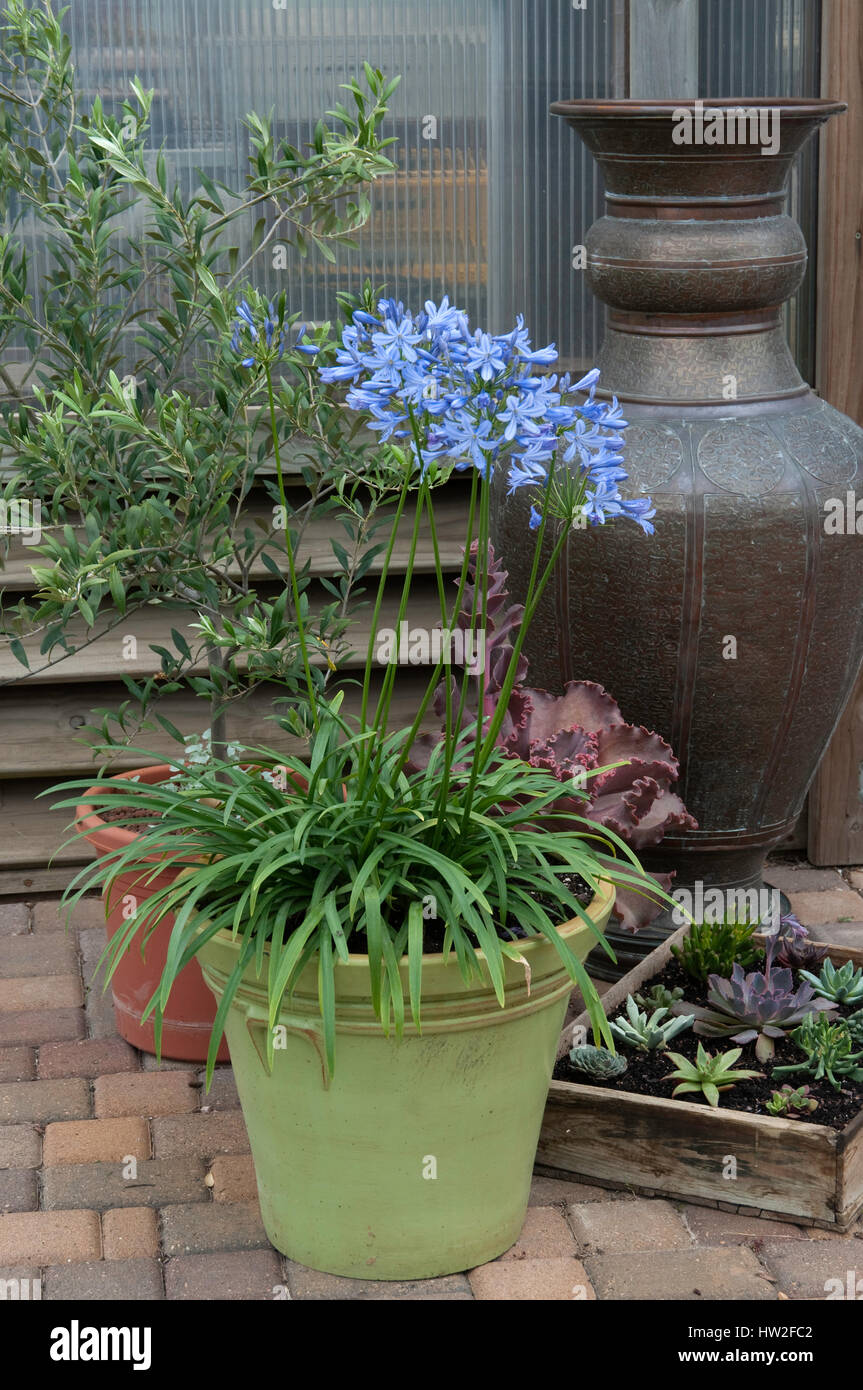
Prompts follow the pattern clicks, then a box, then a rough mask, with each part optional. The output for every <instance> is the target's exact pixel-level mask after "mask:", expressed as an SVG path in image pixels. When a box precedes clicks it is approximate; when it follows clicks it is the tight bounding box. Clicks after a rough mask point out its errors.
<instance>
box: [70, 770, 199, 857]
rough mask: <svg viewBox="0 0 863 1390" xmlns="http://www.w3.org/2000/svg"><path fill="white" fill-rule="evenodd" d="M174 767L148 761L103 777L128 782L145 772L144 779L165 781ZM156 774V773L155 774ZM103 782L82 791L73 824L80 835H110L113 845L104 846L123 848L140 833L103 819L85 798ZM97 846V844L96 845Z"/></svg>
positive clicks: (110, 780)
mask: <svg viewBox="0 0 863 1390" xmlns="http://www.w3.org/2000/svg"><path fill="white" fill-rule="evenodd" d="M174 770H175V769H174V768H173V766H172V765H171V763H149V764H148V765H147V766H146V767H133V768H130V769H129V771H128V772H115V773H112V774H111V776H110V777H106V778H105V782H130V781H131V780H132V779H133V778H135V777H137V778H139V779H140V778H141V777H142V776H144V774H145V773H149V774H150V776H149V778H147V779H146V780H149V781H152V782H165V781H167V779H168V778H169V777H170V776H171V773H172V772H173V771H174ZM157 774H158V775H157ZM103 786H104V783H103V784H102V785H101V786H100V785H99V784H97V783H94V784H93V786H92V787H90V788H89V789H88V790H87V791H86V792H85V793H84V799H83V801H81V802H79V804H78V805H77V806H76V807H75V824H76V826H77V828H78V830H79V831H80V833H81V835H83V836H86V838H87V839H90V838H91V837H92V836H93V835H101V836H102V837H110V839H111V840H113V841H114V843H113V845H111V846H110V847H108V846H106V848H112V849H125V848H126V847H127V846H128V845H131V844H134V842H135V841H136V840H140V838H141V835H140V833H139V832H138V831H137V830H126V829H124V827H123V826H115V825H112V824H111V822H110V821H107V820H103V819H102V817H101V816H100V815H99V812H98V811H97V810H96V808H95V807H94V806H92V805H91V804H90V802H89V801H88V800H87V798H88V797H89V796H92V795H93V793H94V792H98V791H101V790H102V787H103ZM97 848H98V846H97Z"/></svg>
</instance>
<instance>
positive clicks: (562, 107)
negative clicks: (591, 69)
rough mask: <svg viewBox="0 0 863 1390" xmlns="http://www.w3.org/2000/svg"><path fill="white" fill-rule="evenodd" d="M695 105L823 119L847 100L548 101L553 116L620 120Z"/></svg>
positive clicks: (844, 106)
mask: <svg viewBox="0 0 863 1390" xmlns="http://www.w3.org/2000/svg"><path fill="white" fill-rule="evenodd" d="M698 106H701V107H703V108H704V109H705V110H707V109H708V108H712V109H716V110H721V111H726V110H732V109H737V108H739V107H755V108H756V109H758V110H761V109H765V108H775V109H778V110H779V111H780V113H781V114H782V115H785V116H791V117H794V116H799V117H804V118H806V117H811V118H814V119H824V118H826V117H828V116H835V115H838V114H839V112H841V111H847V109H848V103H847V102H846V101H834V100H830V99H828V98H826V97H824V98H822V97H715V98H714V97H681V98H680V99H675V98H672V97H668V98H662V99H661V100H659V99H657V100H654V99H653V98H651V99H642V98H639V97H613V98H609V99H608V100H606V101H597V100H595V99H594V98H588V97H585V98H582V97H578V98H573V99H571V100H570V99H564V100H560V101H553V102H552V103H551V111H552V113H553V114H554V115H555V116H570V117H571V116H602V117H608V118H617V119H623V118H625V117H630V118H631V117H632V116H638V117H653V118H656V119H658V120H661V119H662V118H663V117H666V116H669V115H671V113H672V112H674V111H695V110H696V109H697V108H698Z"/></svg>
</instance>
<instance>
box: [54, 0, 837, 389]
mask: <svg viewBox="0 0 863 1390" xmlns="http://www.w3.org/2000/svg"><path fill="white" fill-rule="evenodd" d="M635 2H636V3H637V0H635ZM625 8H626V7H625V0H587V3H586V5H585V7H584V8H583V9H579V8H576V7H575V5H574V4H573V0H73V3H72V5H71V7H70V10H69V12H68V14H67V16H66V20H65V23H66V26H67V28H68V30H69V33H70V36H71V39H72V45H73V54H74V58H75V63H76V66H77V71H78V81H79V84H80V86H81V87H82V88H83V90H84V94H85V101H86V102H89V101H90V100H92V98H93V97H95V96H97V95H98V96H101V98H102V99H103V101H104V102H105V104H106V106H107V107H108V109H109V110H112V111H115V112H119V111H120V108H121V105H122V101H123V98H124V96H125V95H126V94H127V92H128V84H129V80H130V79H131V78H132V77H133V76H135V75H138V76H139V77H140V78H141V80H142V81H143V83H144V85H145V86H147V87H152V88H153V89H154V93H155V95H154V102H153V121H152V133H151V143H152V146H153V150H154V152H155V150H156V148H158V146H159V145H164V147H165V152H166V159H167V163H168V166H169V170H170V171H171V173H172V175H173V176H174V177H176V178H177V179H178V180H179V181H180V184H181V186H182V187H183V189H184V191H186V192H187V193H188V192H189V191H191V190H192V189H193V188H194V187H195V186H196V182H197V180H196V175H195V169H196V168H201V169H203V170H204V171H205V172H206V173H207V174H208V175H209V176H210V177H211V178H214V179H217V180H222V181H224V182H226V183H227V184H229V185H231V186H234V185H238V184H239V183H240V182H241V180H242V177H243V174H244V171H245V169H246V167H247V159H248V151H249V145H248V136H247V133H246V130H245V128H244V124H243V118H244V115H245V114H246V113H247V112H248V111H250V110H257V111H258V112H261V113H267V112H269V111H270V110H272V112H273V117H274V122H275V131H276V134H277V135H279V136H285V137H288V138H289V139H290V140H291V141H292V142H294V143H298V142H299V143H302V142H304V141H306V140H308V139H309V138H310V137H311V134H312V131H313V128H314V125H315V122H316V120H317V119H318V117H320V116H321V115H323V114H324V112H325V111H326V109H327V108H328V107H329V106H331V105H332V104H333V101H334V100H337V99H338V98H339V95H340V93H339V85H340V83H342V82H344V81H345V80H346V79H347V78H348V77H349V76H350V75H352V74H355V73H361V71H362V64H363V61H364V60H367V61H369V62H370V63H372V65H373V66H375V67H379V68H381V69H383V70H384V71H385V72H386V73H387V74H388V75H389V74H392V75H395V74H397V73H398V74H401V77H402V82H401V86H400V87H399V89H398V90H397V92H396V93H395V95H394V97H393V99H392V103H391V110H390V115H389V117H388V119H387V122H386V133H387V134H391V135H394V136H396V137H397V144H396V145H394V146H393V147H392V148H393V151H394V158H395V159H396V161H397V163H398V173H397V174H396V175H394V176H393V177H390V178H386V179H383V180H381V181H379V183H378V184H377V185H376V187H375V189H374V191H373V211H372V216H371V218H370V221H369V224H368V225H367V227H366V228H364V229H363V231H362V232H361V233H360V234H359V237H358V241H359V246H358V249H356V250H349V249H347V248H339V249H338V250H337V263H336V264H335V265H329V264H328V263H327V262H325V261H324V260H323V259H322V258H321V257H320V256H318V255H316V254H315V253H312V254H311V255H310V257H309V258H308V259H307V260H302V259H301V258H300V256H299V255H298V254H297V253H296V252H294V251H293V250H290V249H289V250H288V251H287V252H286V253H284V252H280V253H279V255H278V256H277V257H276V258H275V259H276V260H277V261H279V263H278V264H274V257H273V255H272V251H271V248H268V249H267V250H266V251H265V252H264V254H263V255H262V256H260V257H259V259H258V261H257V262H256V263H255V265H254V269H253V273H252V275H251V276H250V278H251V279H252V281H253V283H255V284H256V285H257V286H258V287H259V288H261V289H263V290H268V291H276V290H279V289H281V288H286V289H287V290H288V296H289V301H290V304H291V307H292V308H293V309H294V310H295V311H296V312H298V313H300V314H301V315H302V316H303V317H304V318H307V319H310V320H320V319H324V318H330V317H332V316H333V314H334V313H335V311H336V302H335V293H336V291H337V290H339V289H353V288H356V287H357V286H358V285H359V284H360V283H361V282H362V281H363V280H364V279H365V278H366V277H368V278H370V279H371V280H372V281H373V282H374V283H375V284H376V285H384V284H385V285H386V286H387V287H388V291H389V292H390V293H392V294H395V295H396V296H398V297H399V298H402V299H404V300H405V301H406V302H410V303H412V304H418V303H421V302H422V301H423V300H424V299H426V298H428V297H430V296H431V297H435V298H437V297H439V296H440V295H442V294H444V293H448V294H449V295H450V298H451V299H452V300H454V301H455V302H457V303H460V304H462V305H463V306H464V307H465V308H466V309H467V310H468V311H469V313H470V315H471V318H472V319H473V320H474V322H476V323H481V324H482V325H483V326H485V327H488V328H490V329H491V330H492V331H501V330H503V329H505V328H506V327H508V326H509V325H510V324H511V323H512V322H513V320H514V318H515V315H516V314H517V313H523V314H524V315H525V318H526V320H527V322H528V324H529V325H530V327H531V330H532V333H533V337H534V340H535V341H536V342H547V341H552V340H553V341H555V342H556V343H557V344H558V347H559V349H560V351H561V353H562V355H563V356H564V357H565V358H566V359H572V360H573V361H574V363H577V364H584V363H586V362H589V361H591V360H592V359H593V357H594V355H595V352H596V349H597V347H598V345H599V341H600V339H601V337H602V325H603V317H604V315H603V309H602V306H601V305H599V304H598V303H597V301H596V300H595V299H594V298H593V296H592V295H591V294H590V292H589V291H588V289H587V287H586V285H585V283H584V276H583V274H581V273H580V271H579V270H578V269H574V268H573V264H572V260H573V249H574V248H575V247H577V246H578V245H580V244H581V243H582V242H583V240H584V235H585V232H586V230H587V228H588V227H589V226H590V223H591V222H592V221H593V220H594V219H595V218H596V217H597V216H598V215H599V214H600V213H601V211H602V200H601V184H600V180H599V177H598V174H597V170H596V165H595V163H594V161H593V159H592V158H591V157H590V156H589V155H588V153H587V151H586V150H585V149H584V147H583V146H582V144H581V142H580V141H579V140H578V139H577V138H576V137H575V136H574V134H573V133H572V132H571V131H570V130H569V129H568V128H567V127H566V126H565V124H564V123H563V122H562V121H560V120H559V119H557V118H555V117H552V116H550V115H549V112H548V107H549V103H550V102H551V101H553V100H554V99H555V98H557V97H611V96H622V95H625V94H626V88H625V43H624V33H625ZM699 13H700V55H701V56H700V73H699V89H700V91H701V92H702V94H703V95H704V96H705V97H708V98H709V97H711V96H717V97H718V96H733V95H739V96H747V95H753V96H754V95H761V96H763V95H765V94H766V95H769V94H771V93H774V92H775V93H776V94H777V95H795V96H797V95H812V94H814V93H816V92H817V90H818V88H817V74H818V61H819V55H818V41H817V36H818V24H819V14H820V4H819V3H818V0H701V5H700V11H699ZM154 157H155V154H154ZM815 160H816V149H815V144H814V142H813V143H812V144H811V145H810V147H809V150H808V151H807V153H806V154H805V156H804V158H803V160H802V161H801V163H800V165H799V169H798V172H797V173H796V174H795V178H794V184H793V188H792V200H791V203H792V210H793V211H794V212H795V215H797V216H798V217H799V219H800V221H801V224H802V226H803V229H804V233H805V234H806V236H807V239H808V241H809V244H810V252H811V253H813V254H814V250H815V246H814V234H815V207H816V183H815V172H816V164H815ZM251 231H252V218H251V217H250V218H249V222H248V225H246V226H244V227H243V228H242V229H241V231H240V234H239V240H240V243H241V253H242V252H243V251H244V250H245V251H246V252H248V250H249V247H250V238H251ZM27 235H28V240H29V241H30V244H31V247H32V249H33V251H34V252H35V253H36V264H35V266H34V269H35V270H36V271H37V272H38V266H39V261H40V257H39V254H38V233H37V232H34V233H32V234H31V233H28V234H27ZM285 256H286V264H282V263H281V262H282V261H283V260H284V259H285ZM812 311H813V288H812V277H811V275H810V277H809V278H808V279H807V283H806V285H805V286H804V290H803V292H802V294H801V296H800V299H799V301H798V305H797V306H796V307H795V308H794V309H793V310H792V312H791V316H790V326H791V330H792V341H793V343H794V345H795V347H796V350H797V354H798V360H799V362H800V364H801V367H802V369H803V370H804V371H807V370H808V368H809V365H810V362H811V357H810V350H811V338H812V321H813V312H812Z"/></svg>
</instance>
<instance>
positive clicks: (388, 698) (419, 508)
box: [372, 478, 429, 753]
mask: <svg viewBox="0 0 863 1390" xmlns="http://www.w3.org/2000/svg"><path fill="white" fill-rule="evenodd" d="M428 490H429V489H428V483H427V481H426V479H425V478H423V480H422V482H421V483H420V487H419V491H418V492H417V504H416V507H415V509H414V525H413V532H412V533H411V544H410V550H409V552H408V561H407V568H406V570H405V577H404V582H403V583H402V594H401V598H400V600H399V611H398V614H397V615H396V627H395V632H396V649H395V659H394V660H393V661H391V662H390V664H389V665H388V666H387V669H386V672H385V674H384V679H383V685H382V686H381V693H380V696H379V698H378V703H377V708H376V709H375V717H374V720H373V721H372V725H373V728H374V730H375V734H376V736H377V750H376V752H377V753H380V752H381V751H382V745H383V741H384V739H385V738H386V729H387V716H388V714H389V708H390V704H391V702H392V693H393V688H394V686H395V680H396V671H397V669H398V659H399V643H400V642H401V625H402V623H403V622H404V620H405V617H406V615H407V610H408V601H409V599H410V593H411V583H412V581H413V573H414V565H415V564H416V554H417V548H418V546H419V536H420V524H421V522H422V514H423V506H424V504H425V500H426V496H427V495H428Z"/></svg>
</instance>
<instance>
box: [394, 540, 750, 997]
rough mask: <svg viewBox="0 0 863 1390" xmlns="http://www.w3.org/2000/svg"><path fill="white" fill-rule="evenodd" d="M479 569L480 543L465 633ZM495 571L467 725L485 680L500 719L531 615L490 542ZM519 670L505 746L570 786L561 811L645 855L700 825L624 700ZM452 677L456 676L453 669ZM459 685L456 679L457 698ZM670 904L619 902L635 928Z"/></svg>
mask: <svg viewBox="0 0 863 1390" xmlns="http://www.w3.org/2000/svg"><path fill="white" fill-rule="evenodd" d="M476 570H477V544H476V543H474V544H473V545H472V546H471V550H470V559H469V569H468V583H467V584H466V585H465V586H464V597H463V600H462V606H461V610H460V611H459V613H458V614H457V616H456V628H457V629H458V630H459V631H461V632H464V633H467V632H470V631H471V628H472V625H475V623H476V610H477V607H478V596H477V590H476ZM486 575H487V583H488V587H487V591H486V596H485V598H486V603H485V609H486V624H485V629H484V631H483V634H482V637H483V640H482V641H481V642H477V643H474V644H473V653H474V654H473V660H472V661H471V662H470V663H468V664H467V665H466V667H465V676H466V678H467V679H466V682H465V689H466V698H465V699H464V700H459V702H458V704H457V718H458V720H459V723H460V726H461V727H464V725H466V724H468V723H476V722H477V721H478V720H479V710H478V704H479V682H480V677H481V676H484V689H483V720H484V721H485V722H486V723H488V722H490V721H491V719H492V718H493V716H494V714H495V712H496V710H497V708H498V705H499V703H500V699H501V691H502V688H503V684H504V681H505V680H506V676H507V673H508V671H509V669H510V666H511V663H512V660H513V644H514V642H515V640H516V638H517V636H518V633H519V630H520V628H521V626H522V623H523V621H524V607H523V606H522V605H521V604H513V603H510V602H509V601H508V600H509V593H508V590H507V578H508V575H507V571H506V570H505V569H504V568H503V564H502V562H501V560H500V559H499V557H498V556H496V555H495V553H494V548H493V547H492V546H491V545H489V547H488V553H487V568H486ZM515 670H516V681H515V684H514V686H513V688H512V690H511V692H510V696H509V700H508V703H507V706H506V713H505V717H504V719H503V722H502V724H501V726H500V728H499V730H498V734H497V742H498V745H499V746H500V747H501V748H502V749H503V750H504V752H506V753H507V754H508V755H509V756H510V757H513V758H520V759H522V761H524V762H526V763H529V764H530V765H531V766H532V767H538V768H542V769H544V770H545V771H547V772H549V773H551V775H552V776H553V777H555V778H556V779H557V781H558V782H560V783H561V784H562V786H561V796H560V798H559V799H558V801H556V802H555V809H556V810H558V811H560V812H562V813H567V812H573V811H574V812H578V813H580V814H581V815H583V816H586V817H587V818H588V819H589V820H592V821H595V822H596V823H597V824H598V825H602V826H605V827H606V828H607V829H610V830H613V831H614V832H615V834H617V835H619V836H620V837H621V839H622V840H624V841H625V842H626V844H628V845H630V846H631V848H632V849H634V850H636V851H637V852H639V851H641V850H643V849H646V848H647V847H648V846H650V845H655V844H658V842H659V841H660V840H661V839H662V838H663V836H664V835H667V834H669V833H670V832H671V831H672V830H677V831H680V830H694V829H697V822H696V821H695V820H694V819H693V817H692V816H691V815H690V814H689V812H688V811H687V809H686V807H685V806H684V804H683V802H682V801H681V799H680V797H679V796H677V795H676V793H675V792H674V791H673V790H672V788H673V786H674V783H675V782H676V781H677V776H678V771H679V765H678V762H677V759H676V758H675V756H674V753H673V751H672V749H671V747H670V746H669V745H668V744H667V743H666V742H665V741H664V740H663V739H661V738H660V737H659V735H658V734H656V733H653V732H650V731H649V730H647V729H645V728H644V727H642V726H637V725H634V724H627V723H625V721H624V718H623V715H622V714H621V712H620V709H619V707H618V705H617V703H616V702H615V701H614V700H613V699H612V697H611V696H610V695H609V694H608V692H607V691H606V690H604V689H603V688H602V686H601V685H597V684H596V683H595V682H593V681H568V682H567V684H566V686H565V687H564V692H563V694H562V695H552V694H550V693H549V692H548V691H547V690H538V689H533V688H532V687H530V686H526V685H524V684H523V683H522V682H523V681H524V680H525V679H526V677H527V672H528V663H527V659H526V658H525V657H524V656H519V657H518V659H517V662H516V667H515ZM445 680H450V681H452V680H453V678H452V677H451V676H449V675H447V676H446V677H445ZM455 691H456V686H455V682H454V681H453V702H455V699H456V695H455ZM434 707H435V710H436V712H437V713H438V714H439V715H441V716H444V714H445V712H446V687H445V684H444V683H443V682H442V683H441V684H440V685H439V686H438V688H437V690H436V691H435V697H434ZM444 738H445V732H443V731H442V732H441V733H439V734H421V735H420V736H419V737H418V738H417V739H415V740H414V743H413V745H412V748H411V753H410V765H411V766H413V767H422V766H423V765H424V763H425V762H426V761H427V759H428V757H429V756H430V754H431V752H432V750H433V749H434V748H435V747H436V745H437V744H438V743H439V742H440V741H441V740H442V739H444ZM564 789H565V790H564ZM671 877H672V876H671V874H658V875H656V881H657V882H658V883H660V884H661V885H662V887H663V888H665V889H667V888H669V887H670V884H671ZM661 907H662V904H661V902H660V901H658V900H656V899H655V898H653V897H652V896H650V895H649V894H646V893H644V892H632V891H627V890H626V889H619V891H618V894H617V897H616V899H615V914H616V916H617V917H618V919H619V921H620V924H621V926H622V927H623V929H624V930H627V931H637V930H638V929H639V928H640V927H643V926H646V924H647V923H648V922H650V921H651V920H652V919H653V918H654V917H655V916H656V914H657V913H658V912H659V911H660V910H661ZM753 930H754V929H753ZM705 978H706V975H705Z"/></svg>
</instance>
